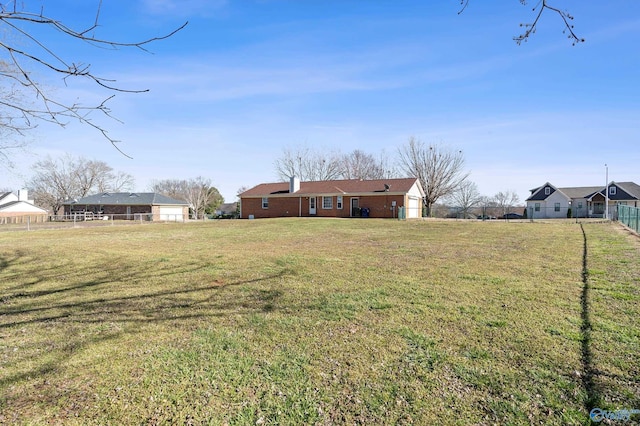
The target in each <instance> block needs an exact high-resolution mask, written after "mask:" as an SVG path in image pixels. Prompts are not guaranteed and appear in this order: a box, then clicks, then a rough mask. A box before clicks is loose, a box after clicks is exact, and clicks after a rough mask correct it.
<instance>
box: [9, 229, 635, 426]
mask: <svg viewBox="0 0 640 426" xmlns="http://www.w3.org/2000/svg"><path fill="white" fill-rule="evenodd" d="M583 230H584V234H583ZM585 236H586V237H585ZM585 241H586V253H587V256H586V259H585V258H584V253H585ZM639 253H640V251H639V249H638V245H637V244H636V241H635V240H634V239H633V238H632V237H630V236H629V235H627V234H625V233H624V232H621V231H620V230H619V229H618V228H616V225H615V224H614V225H612V224H584V225H583V226H580V225H577V224H575V223H570V222H565V221H558V222H555V223H498V222H492V223H488V222H487V223H483V222H469V223H466V222H435V221H433V222H432V221H426V222H422V221H416V222H411V221H409V222H399V221H393V220H386V221H385V220H375V219H370V220H305V219H302V220H300V219H279V220H256V221H221V222H207V223H193V224H146V225H138V226H122V227H121V226H110V227H101V228H91V229H66V230H62V229H61V230H40V231H31V232H5V233H0V423H17V424H50V423H54V424H114V425H119V424H247V425H249V424H251V425H256V424H345V423H349V424H354V423H355V424H361V423H367V424H397V423H399V424H412V423H415V424H460V425H466V424H494V423H497V424H530V423H536V424H539V423H544V424H588V422H589V420H588V419H589V415H588V409H589V408H591V407H594V406H597V407H600V408H603V409H609V410H614V409H623V408H626V409H640V325H639V322H638V318H639V313H640V303H639V302H640V256H639ZM585 260H586V262H585Z"/></svg>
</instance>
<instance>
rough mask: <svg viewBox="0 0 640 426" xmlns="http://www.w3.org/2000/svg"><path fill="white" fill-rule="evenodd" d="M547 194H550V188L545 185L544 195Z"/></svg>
mask: <svg viewBox="0 0 640 426" xmlns="http://www.w3.org/2000/svg"><path fill="white" fill-rule="evenodd" d="M549 194H551V188H550V187H548V186H545V187H544V195H549Z"/></svg>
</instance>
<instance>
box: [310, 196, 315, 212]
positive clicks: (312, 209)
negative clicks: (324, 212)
mask: <svg viewBox="0 0 640 426" xmlns="http://www.w3.org/2000/svg"><path fill="white" fill-rule="evenodd" d="M309 214H316V197H309Z"/></svg>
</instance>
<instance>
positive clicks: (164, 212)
mask: <svg viewBox="0 0 640 426" xmlns="http://www.w3.org/2000/svg"><path fill="white" fill-rule="evenodd" d="M160 220H169V221H175V222H182V221H183V220H184V217H182V207H160Z"/></svg>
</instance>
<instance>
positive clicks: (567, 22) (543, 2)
mask: <svg viewBox="0 0 640 426" xmlns="http://www.w3.org/2000/svg"><path fill="white" fill-rule="evenodd" d="M519 1H520V4H522V5H523V6H526V5H527V0H519ZM460 5H461V6H462V8H461V9H460V11H459V12H458V14H461V13H462V12H464V10H465V9H466V8H467V6H468V5H469V0H460ZM545 11H549V12H553V13H555V14H557V15H558V16H559V17H560V19H561V20H562V23H563V25H564V29H563V31H562V33H563V34H566V35H567V38H568V39H569V40H571V43H572V44H573V45H574V46H575V45H576V44H578V43H583V42H584V38H582V37H578V35H577V34H576V33H575V32H574V27H573V23H572V22H573V16H572V15H571V14H570V13H569V12H568V11H566V10H562V9H559V8H557V7H554V6H551V5H550V4H549V0H537V3H536V5H535V6H534V7H533V12H534V13H535V17H534V19H533V21H532V22H531V23H521V24H520V26H521V27H522V28H524V32H523V33H522V34H520V35H517V36H515V37H513V40H514V41H515V42H516V43H517V44H518V45H520V44H522V42H523V41H524V42H526V41H527V40H528V39H529V37H530V36H531V35H533V34H535V32H536V30H537V26H538V22H539V21H540V18H541V17H542V14H543V13H544V12H545Z"/></svg>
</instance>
